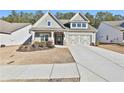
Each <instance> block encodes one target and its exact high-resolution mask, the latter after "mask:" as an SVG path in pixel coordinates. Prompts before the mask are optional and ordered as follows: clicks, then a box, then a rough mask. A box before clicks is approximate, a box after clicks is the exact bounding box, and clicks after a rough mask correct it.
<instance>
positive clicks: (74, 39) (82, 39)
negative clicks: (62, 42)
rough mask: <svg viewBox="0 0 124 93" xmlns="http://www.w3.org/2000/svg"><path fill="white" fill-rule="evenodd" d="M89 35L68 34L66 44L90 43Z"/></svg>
mask: <svg viewBox="0 0 124 93" xmlns="http://www.w3.org/2000/svg"><path fill="white" fill-rule="evenodd" d="M90 43H91V35H74V34H69V35H68V45H90Z"/></svg>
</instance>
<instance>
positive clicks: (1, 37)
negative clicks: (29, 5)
mask: <svg viewBox="0 0 124 93" xmlns="http://www.w3.org/2000/svg"><path fill="white" fill-rule="evenodd" d="M30 28H31V24H29V23H9V22H6V21H3V20H0V46H1V45H5V46H9V45H19V44H23V43H24V42H25V41H26V40H27V39H28V38H29V37H30V36H31V34H30V33H29V29H30Z"/></svg>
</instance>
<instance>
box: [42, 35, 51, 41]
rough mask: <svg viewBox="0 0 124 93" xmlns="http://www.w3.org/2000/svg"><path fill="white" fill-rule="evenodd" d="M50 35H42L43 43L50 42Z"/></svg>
mask: <svg viewBox="0 0 124 93" xmlns="http://www.w3.org/2000/svg"><path fill="white" fill-rule="evenodd" d="M48 37H49V36H48V35H42V36H41V41H48Z"/></svg>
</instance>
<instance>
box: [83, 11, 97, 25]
mask: <svg viewBox="0 0 124 93" xmlns="http://www.w3.org/2000/svg"><path fill="white" fill-rule="evenodd" d="M85 16H86V17H87V18H88V19H89V20H90V25H94V22H95V20H94V16H93V15H91V14H90V13H88V12H87V13H86V14H85Z"/></svg>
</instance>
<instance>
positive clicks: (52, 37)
mask: <svg viewBox="0 0 124 93" xmlns="http://www.w3.org/2000/svg"><path fill="white" fill-rule="evenodd" d="M51 40H52V42H53V44H54V32H51Z"/></svg>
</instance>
